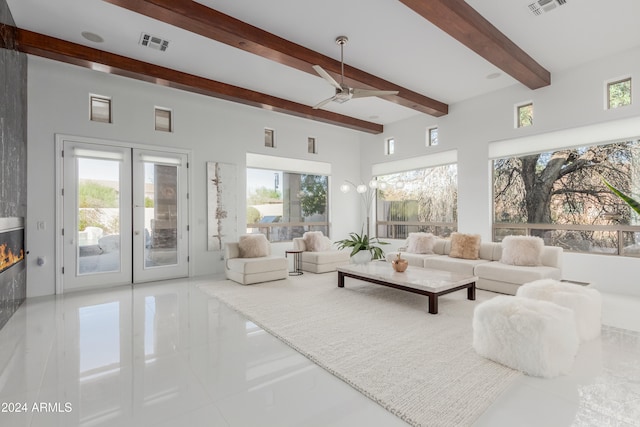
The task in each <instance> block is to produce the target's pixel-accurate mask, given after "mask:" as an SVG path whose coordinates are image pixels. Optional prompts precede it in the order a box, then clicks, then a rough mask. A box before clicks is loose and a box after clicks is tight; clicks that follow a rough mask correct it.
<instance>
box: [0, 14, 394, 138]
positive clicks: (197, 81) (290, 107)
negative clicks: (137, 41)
mask: <svg viewBox="0 0 640 427" xmlns="http://www.w3.org/2000/svg"><path fill="white" fill-rule="evenodd" d="M3 33H6V34H10V35H12V38H13V39H14V41H15V43H13V44H15V48H16V49H17V50H19V51H21V52H24V53H28V54H31V55H36V56H41V57H44V58H49V59H54V60H56V61H61V62H66V63H68V64H73V65H77V66H80V67H84V68H90V69H92V70H96V71H102V72H106V73H109V74H115V75H119V76H124V77H129V78H132V79H136V80H141V81H145V82H149V83H154V84H158V85H162V86H167V87H171V88H175V89H180V90H184V91H188V92H193V93H198V94H202V95H207V96H211V97H214V98H219V99H224V100H228V101H233V102H238V103H240V104H245V105H250V106H253V107H258V108H262V109H266V110H271V111H277V112H279V113H284V114H289V115H293V116H297V117H303V118H305V119H310V120H315V121H320V122H324V123H329V124H332V125H336V126H341V127H345V128H349V129H354V130H358V131H361V132H367V133H372V134H379V133H382V132H383V129H384V127H383V126H382V125H379V124H377V123H371V122H367V121H364V120H359V119H355V118H353V117H348V116H344V115H342V114H337V113H333V112H330V111H326V110H314V109H313V108H312V107H309V106H307V105H303V104H299V103H296V102H292V101H288V100H286V99H281V98H277V97H275V96H271V95H266V94H264V93H260V92H256V91H252V90H248V89H244V88H240V87H237V86H233V85H229V84H226V83H222V82H218V81H215V80H210V79H206V78H204V77H199V76H195V75H193V74H188V73H183V72H181V71H176V70H172V69H169V68H165V67H160V66H157V65H154V64H150V63H148V62H142V61H138V60H136V59H131V58H128V57H125V56H120V55H116V54H113V53H109V52H105V51H102V50H98V49H93V48H90V47H87V46H83V45H79V44H76V43H71V42H68V41H65V40H61V39H57V38H54V37H50V36H47V35H44V34H39V33H34V32H32V31H27V30H23V29H19V28H14V27H8V28H7V27H5V28H3ZM2 44H5V43H2Z"/></svg>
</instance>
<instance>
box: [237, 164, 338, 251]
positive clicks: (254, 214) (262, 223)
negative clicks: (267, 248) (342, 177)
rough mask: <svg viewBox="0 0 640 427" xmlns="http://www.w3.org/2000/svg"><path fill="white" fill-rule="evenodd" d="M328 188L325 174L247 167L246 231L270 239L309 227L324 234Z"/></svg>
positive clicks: (288, 237)
mask: <svg viewBox="0 0 640 427" xmlns="http://www.w3.org/2000/svg"><path fill="white" fill-rule="evenodd" d="M328 188H329V177H328V176H324V175H313V174H300V173H293V172H285V171H274V170H265V169H251V168H248V169H247V232H254V233H255V232H257V233H263V234H265V235H267V238H268V239H269V241H271V242H279V241H290V240H292V239H293V238H294V237H300V236H302V235H303V234H304V232H305V231H310V230H313V231H322V232H323V233H324V234H325V235H327V236H328V235H329V234H328V233H329V221H328Z"/></svg>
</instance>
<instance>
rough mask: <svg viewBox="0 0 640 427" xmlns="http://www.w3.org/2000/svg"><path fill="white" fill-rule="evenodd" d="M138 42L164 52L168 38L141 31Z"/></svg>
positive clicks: (167, 44)
mask: <svg viewBox="0 0 640 427" xmlns="http://www.w3.org/2000/svg"><path fill="white" fill-rule="evenodd" d="M140 44H141V45H142V46H146V47H149V48H151V49H155V50H159V51H161V52H164V51H165V50H167V48H168V47H169V40H163V39H161V38H160V37H156V36H152V35H151V34H147V33H142V35H141V36H140Z"/></svg>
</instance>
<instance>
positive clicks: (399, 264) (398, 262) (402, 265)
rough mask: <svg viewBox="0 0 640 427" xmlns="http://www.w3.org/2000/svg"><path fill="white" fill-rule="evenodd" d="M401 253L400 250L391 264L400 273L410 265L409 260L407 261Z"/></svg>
mask: <svg viewBox="0 0 640 427" xmlns="http://www.w3.org/2000/svg"><path fill="white" fill-rule="evenodd" d="M400 255H401V254H400V252H398V256H397V257H396V258H395V259H394V260H392V261H391V266H392V267H393V269H394V270H395V271H397V272H398V273H402V272H403V271H405V270H406V269H407V267H408V266H409V261H407V260H406V259H404V258H402V257H401V256H400Z"/></svg>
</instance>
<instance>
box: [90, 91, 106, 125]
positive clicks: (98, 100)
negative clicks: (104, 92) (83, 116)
mask: <svg viewBox="0 0 640 427" xmlns="http://www.w3.org/2000/svg"><path fill="white" fill-rule="evenodd" d="M89 100H90V113H89V119H90V120H91V121H94V122H102V123H111V98H109V97H106V96H100V95H90V96H89Z"/></svg>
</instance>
